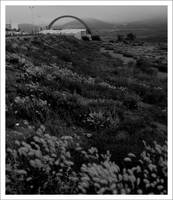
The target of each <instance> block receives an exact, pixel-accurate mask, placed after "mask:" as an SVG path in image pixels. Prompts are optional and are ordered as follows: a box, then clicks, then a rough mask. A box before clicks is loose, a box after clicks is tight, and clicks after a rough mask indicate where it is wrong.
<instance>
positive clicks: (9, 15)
mask: <svg viewBox="0 0 173 200" xmlns="http://www.w3.org/2000/svg"><path fill="white" fill-rule="evenodd" d="M61 15H74V16H76V17H80V18H82V19H85V18H94V19H99V20H102V21H106V22H110V23H117V22H132V21H140V20H145V19H150V18H165V17H166V16H167V7H166V6H32V7H31V6H7V7H6V23H11V24H12V25H13V24H14V25H15V24H19V23H31V24H32V23H34V24H49V23H50V22H51V21H52V20H53V19H54V18H56V17H59V16H61ZM59 23H60V24H61V23H63V22H59Z"/></svg>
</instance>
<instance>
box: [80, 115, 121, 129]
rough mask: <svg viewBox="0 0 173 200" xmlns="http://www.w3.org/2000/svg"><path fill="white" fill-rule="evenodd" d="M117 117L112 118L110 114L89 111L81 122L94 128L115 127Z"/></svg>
mask: <svg viewBox="0 0 173 200" xmlns="http://www.w3.org/2000/svg"><path fill="white" fill-rule="evenodd" d="M118 122H119V120H118V118H116V119H113V117H112V115H111V114H110V113H109V114H108V113H104V112H101V111H99V112H90V113H89V114H88V116H86V118H84V119H83V123H84V124H86V125H87V126H88V127H90V128H93V129H94V130H98V129H103V128H106V127H115V126H116V125H117V124H118Z"/></svg>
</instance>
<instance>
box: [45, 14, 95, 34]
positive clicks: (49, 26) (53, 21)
mask: <svg viewBox="0 0 173 200" xmlns="http://www.w3.org/2000/svg"><path fill="white" fill-rule="evenodd" d="M66 17H68V18H69V17H70V18H74V19H76V20H78V21H79V22H80V23H81V24H83V25H84V26H85V28H86V30H87V33H89V34H91V29H90V28H89V27H88V26H87V24H86V23H85V22H84V21H83V20H81V19H80V18H78V17H75V16H73V15H63V16H60V17H57V18H55V19H54V20H52V21H51V23H50V24H49V25H48V29H51V27H52V25H53V24H54V23H55V22H56V21H57V20H59V19H62V18H66Z"/></svg>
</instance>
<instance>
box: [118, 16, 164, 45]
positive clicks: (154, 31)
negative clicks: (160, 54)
mask: <svg viewBox="0 0 173 200" xmlns="http://www.w3.org/2000/svg"><path fill="white" fill-rule="evenodd" d="M116 30H117V33H120V34H126V33H129V32H133V33H134V34H136V35H137V37H138V38H141V39H144V40H145V39H146V40H148V41H157V42H161V41H163V42H164V41H165V42H166V40H167V19H166V18H153V19H146V20H141V21H135V22H129V23H126V24H125V23H124V24H119V25H117V26H116Z"/></svg>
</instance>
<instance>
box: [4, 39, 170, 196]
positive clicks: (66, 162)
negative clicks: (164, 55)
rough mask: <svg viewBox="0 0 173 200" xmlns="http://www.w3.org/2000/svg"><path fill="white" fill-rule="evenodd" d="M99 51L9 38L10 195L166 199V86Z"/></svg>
mask: <svg viewBox="0 0 173 200" xmlns="http://www.w3.org/2000/svg"><path fill="white" fill-rule="evenodd" d="M101 45H102V46H103V45H104V44H101V43H99V42H92V41H90V42H84V41H79V40H77V39H74V38H71V37H60V36H42V37H34V38H18V39H11V40H6V137H7V140H6V141H7V145H6V146H7V193H10V194H11V193H12V194H22V193H30V194H38V193H40V194H48V193H62V194H67V193H68V194H69V193H71V194H73V193H77V194H79V193H87V194H95V193H96V194H105V193H114V194H116V193H121V194H124V193H125V194H141V193H145V194H148V193H156V194H160V193H166V192H167V185H166V182H167V175H166V155H167V154H166V138H167V80H166V78H160V77H159V76H158V74H157V73H158V71H157V70H156V69H155V68H153V65H150V63H146V62H144V61H141V62H140V64H139V62H137V64H135V63H129V64H128V65H124V64H123V61H122V60H120V59H118V58H113V57H111V55H109V54H108V53H101V52H100V48H101ZM146 68H147V69H146ZM153 141H155V142H154V143H153ZM153 152H154V153H153ZM129 153H130V154H129ZM115 163H116V164H115ZM128 170H131V171H128ZM145 172H146V173H145ZM107 173H108V174H109V175H107ZM156 177H157V178H156ZM108 179H110V180H108ZM145 179H146V180H145Z"/></svg>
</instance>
